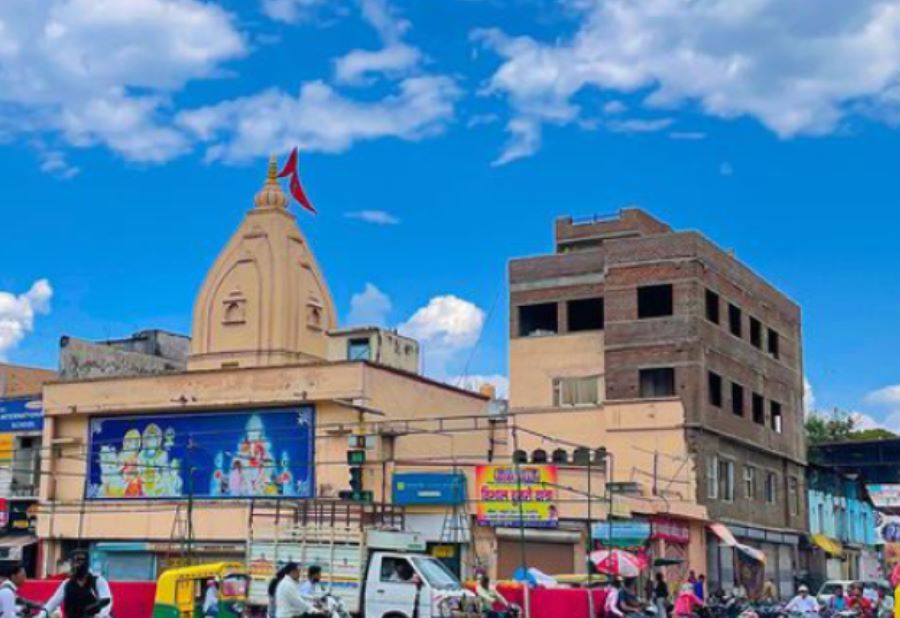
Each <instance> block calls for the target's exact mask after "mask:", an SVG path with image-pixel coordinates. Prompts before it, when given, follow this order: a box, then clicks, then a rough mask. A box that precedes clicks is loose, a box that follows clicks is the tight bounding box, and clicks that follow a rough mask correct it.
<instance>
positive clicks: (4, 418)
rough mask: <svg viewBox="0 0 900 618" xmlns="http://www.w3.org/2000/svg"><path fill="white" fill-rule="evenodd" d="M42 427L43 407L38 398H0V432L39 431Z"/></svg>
mask: <svg viewBox="0 0 900 618" xmlns="http://www.w3.org/2000/svg"><path fill="white" fill-rule="evenodd" d="M43 428H44V407H43V405H41V400H40V399H35V398H34V397H17V398H15V399H0V433H13V432H16V431H41V430H42V429H43Z"/></svg>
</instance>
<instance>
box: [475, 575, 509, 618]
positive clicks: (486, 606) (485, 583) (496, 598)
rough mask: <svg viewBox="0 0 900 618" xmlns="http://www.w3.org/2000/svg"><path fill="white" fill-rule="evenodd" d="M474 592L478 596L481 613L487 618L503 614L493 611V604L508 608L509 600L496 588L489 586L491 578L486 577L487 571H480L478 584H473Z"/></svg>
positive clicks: (496, 617)
mask: <svg viewBox="0 0 900 618" xmlns="http://www.w3.org/2000/svg"><path fill="white" fill-rule="evenodd" d="M475 594H476V596H478V604H479V605H480V606H481V613H482V614H483V615H485V616H487V618H499V616H502V615H505V614H501V613H500V612H495V611H494V605H502V606H503V609H504V610H508V609H509V601H507V600H506V597H504V596H503V595H502V594H500V593H499V592H498V591H497V589H496V588H494V587H493V586H491V578H490V577H488V574H487V573H482V574H481V577H480V578H479V579H478V585H477V586H475Z"/></svg>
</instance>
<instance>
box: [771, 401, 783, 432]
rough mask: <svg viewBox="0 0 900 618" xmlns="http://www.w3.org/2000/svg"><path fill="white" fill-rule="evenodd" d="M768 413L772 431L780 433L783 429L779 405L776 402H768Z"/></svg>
mask: <svg viewBox="0 0 900 618" xmlns="http://www.w3.org/2000/svg"><path fill="white" fill-rule="evenodd" d="M769 411H770V412H771V415H772V431H774V432H775V433H781V432H782V431H783V429H784V425H783V423H784V421H783V419H782V418H781V404H780V403H778V402H777V401H771V402H769Z"/></svg>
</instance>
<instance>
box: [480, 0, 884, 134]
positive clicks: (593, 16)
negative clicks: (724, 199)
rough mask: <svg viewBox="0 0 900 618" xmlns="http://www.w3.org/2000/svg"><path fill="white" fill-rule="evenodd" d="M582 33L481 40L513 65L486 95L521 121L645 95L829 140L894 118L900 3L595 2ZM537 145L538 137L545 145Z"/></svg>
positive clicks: (650, 104) (580, 5)
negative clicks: (595, 94) (871, 115)
mask: <svg viewBox="0 0 900 618" xmlns="http://www.w3.org/2000/svg"><path fill="white" fill-rule="evenodd" d="M570 8H573V9H574V10H576V11H578V10H580V11H581V13H580V26H579V28H578V30H577V32H576V33H575V34H574V35H572V36H571V37H568V38H566V39H562V40H557V41H555V42H546V43H545V42H541V41H538V40H536V39H534V38H532V37H528V36H520V37H512V36H508V35H507V34H505V33H503V32H501V31H500V30H497V29H489V30H479V31H476V32H475V33H473V36H474V37H475V39H476V40H479V41H481V42H482V43H484V45H485V46H487V47H488V48H490V49H492V50H494V51H495V52H496V53H497V54H499V56H500V57H501V58H502V59H503V62H502V63H501V65H500V66H499V68H498V69H497V70H496V72H495V73H494V74H493V75H492V76H491V78H490V80H489V83H488V85H487V87H486V89H485V92H486V93H493V94H498V95H502V96H504V97H506V98H507V99H508V101H509V103H510V105H511V106H512V108H513V114H514V115H515V116H517V117H521V118H526V119H529V120H530V121H531V122H535V123H554V124H567V123H570V122H572V121H574V120H575V119H576V118H577V117H578V115H579V114H580V112H581V110H580V108H579V106H578V104H577V103H576V102H575V99H576V95H577V94H579V93H580V92H582V91H583V90H585V89H591V88H593V89H598V90H600V91H605V92H614V93H638V92H646V93H647V94H646V96H645V97H644V99H643V101H642V104H643V106H644V107H646V108H655V109H659V108H667V109H670V108H674V107H677V106H679V105H682V104H685V103H689V104H692V105H696V106H697V107H698V108H699V109H700V110H701V111H702V112H704V113H706V114H708V115H710V116H714V117H718V118H723V119H731V118H736V117H739V116H749V117H752V118H755V119H756V120H758V121H759V122H760V123H761V124H763V125H764V126H766V127H767V128H769V129H770V130H772V131H773V132H775V133H776V134H777V135H779V136H781V137H791V136H795V135H799V134H809V135H818V134H825V133H829V132H831V131H833V130H835V128H836V127H837V126H838V125H839V124H840V122H841V120H842V119H843V118H844V117H845V116H846V115H847V114H848V113H850V112H851V111H852V110H851V108H853V107H856V106H859V105H860V104H863V103H864V104H866V105H867V106H868V107H869V108H875V109H878V108H891V109H896V101H895V100H894V97H893V94H892V93H893V92H895V91H896V90H895V88H896V86H897V84H898V77H900V0H858V1H856V2H846V1H845V0H823V2H819V3H813V4H810V3H804V2H785V1H784V0H751V1H750V2H733V1H732V0H697V1H693V2H685V1H684V0H658V1H656V2H635V1H634V0H590V1H581V2H577V3H570ZM537 134H538V136H539V133H537Z"/></svg>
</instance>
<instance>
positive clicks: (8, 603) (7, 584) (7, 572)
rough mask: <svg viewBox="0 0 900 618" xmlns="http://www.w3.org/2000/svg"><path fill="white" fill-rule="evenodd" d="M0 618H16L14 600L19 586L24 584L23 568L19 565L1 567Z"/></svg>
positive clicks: (17, 594) (17, 595) (16, 611)
mask: <svg viewBox="0 0 900 618" xmlns="http://www.w3.org/2000/svg"><path fill="white" fill-rule="evenodd" d="M0 582H2V583H0V618H16V617H17V616H18V615H19V612H18V609H16V600H17V599H18V598H19V586H21V585H22V584H24V583H25V568H24V567H23V566H22V565H21V564H10V565H3V567H2V568H0Z"/></svg>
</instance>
